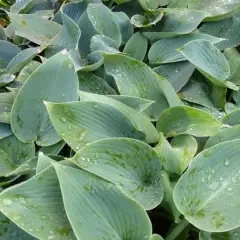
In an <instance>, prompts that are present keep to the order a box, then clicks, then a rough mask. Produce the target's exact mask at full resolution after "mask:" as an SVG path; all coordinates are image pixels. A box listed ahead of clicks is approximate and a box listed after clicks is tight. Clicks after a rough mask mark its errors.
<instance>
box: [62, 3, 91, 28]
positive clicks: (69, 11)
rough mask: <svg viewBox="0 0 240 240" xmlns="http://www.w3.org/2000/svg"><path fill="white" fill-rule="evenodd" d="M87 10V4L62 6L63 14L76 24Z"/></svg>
mask: <svg viewBox="0 0 240 240" xmlns="http://www.w3.org/2000/svg"><path fill="white" fill-rule="evenodd" d="M86 9H87V4H86V3H85V1H83V2H76V3H75V2H70V3H67V4H65V5H63V6H62V12H63V13H64V14H66V15H67V16H68V17H69V18H71V19H72V20H73V21H74V22H75V23H78V21H79V19H80V17H81V16H82V14H83V13H84V11H85V10H86Z"/></svg>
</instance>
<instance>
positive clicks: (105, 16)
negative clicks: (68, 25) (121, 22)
mask: <svg viewBox="0 0 240 240" xmlns="http://www.w3.org/2000/svg"><path fill="white" fill-rule="evenodd" d="M87 13H88V17H89V20H90V21H91V23H92V25H93V27H94V28H95V30H96V31H97V32H98V33H99V34H101V35H105V36H107V37H109V38H111V39H112V40H114V41H115V42H116V44H117V46H120V44H121V41H122V37H121V32H120V29H119V27H118V25H117V24H116V22H115V20H114V14H113V12H111V10H110V9H109V8H107V7H106V6H105V5H103V4H101V3H100V4H99V3H90V4H89V5H88V7H87Z"/></svg>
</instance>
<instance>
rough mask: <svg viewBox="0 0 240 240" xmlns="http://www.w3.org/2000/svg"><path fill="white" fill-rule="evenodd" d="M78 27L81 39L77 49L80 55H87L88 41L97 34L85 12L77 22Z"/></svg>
mask: <svg viewBox="0 0 240 240" xmlns="http://www.w3.org/2000/svg"><path fill="white" fill-rule="evenodd" d="M78 26H79V28H80V29H81V37H80V40H79V43H78V49H79V51H80V53H81V54H84V55H87V54H88V53H89V50H90V47H89V46H90V40H91V38H92V37H93V36H94V35H96V34H97V31H96V29H95V28H94V27H93V24H92V22H91V21H90V19H89V16H88V13H87V10H85V12H84V13H83V14H82V16H81V17H80V19H79V21H78Z"/></svg>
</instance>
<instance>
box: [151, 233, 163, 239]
mask: <svg viewBox="0 0 240 240" xmlns="http://www.w3.org/2000/svg"><path fill="white" fill-rule="evenodd" d="M151 240H164V239H163V238H162V237H161V236H160V235H158V234H153V235H152V237H151Z"/></svg>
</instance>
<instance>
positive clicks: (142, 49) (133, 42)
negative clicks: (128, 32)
mask: <svg viewBox="0 0 240 240" xmlns="http://www.w3.org/2000/svg"><path fill="white" fill-rule="evenodd" d="M147 47H148V40H147V38H146V37H144V36H143V35H142V34H141V33H140V32H136V33H135V34H134V35H132V37H131V38H130V39H129V40H128V42H127V43H126V45H125V47H124V49H123V52H124V53H127V54H129V56H130V57H132V58H135V59H137V60H138V61H142V60H143V59H144V57H145V55H146V52H147Z"/></svg>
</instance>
